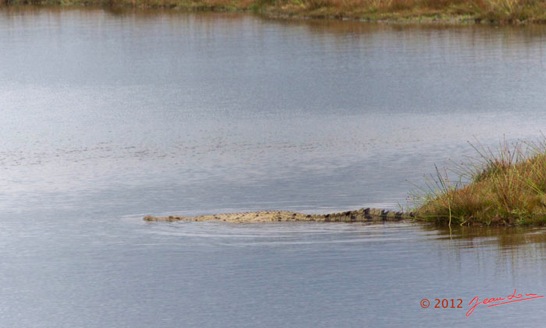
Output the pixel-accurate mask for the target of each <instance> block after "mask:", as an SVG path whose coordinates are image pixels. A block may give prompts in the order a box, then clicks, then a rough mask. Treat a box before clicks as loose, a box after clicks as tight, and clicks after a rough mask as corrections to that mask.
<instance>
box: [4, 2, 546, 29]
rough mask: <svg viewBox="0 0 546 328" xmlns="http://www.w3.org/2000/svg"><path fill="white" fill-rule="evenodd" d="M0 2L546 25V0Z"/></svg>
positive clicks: (315, 17) (379, 20)
mask: <svg viewBox="0 0 546 328" xmlns="http://www.w3.org/2000/svg"><path fill="white" fill-rule="evenodd" d="M442 3H443V4H434V3H432V4H430V3H429V2H427V1H426V0H391V1H383V2H382V1H373V0H344V1H341V0H36V1H32V2H31V3H29V2H27V1H26V0H0V8H3V9H4V10H6V9H7V10H9V9H18V8H66V9H77V8H97V9H104V10H108V11H111V12H114V13H119V14H121V13H123V12H124V11H125V10H166V11H178V12H233V13H243V14H254V15H258V16H262V17H264V18H269V19H285V20H337V21H354V22H362V23H383V24H425V25H426V24H439V25H472V24H484V25H526V24H546V3H544V4H535V5H529V4H527V3H526V2H525V1H523V0H514V2H513V3H512V4H511V6H509V7H506V2H504V1H502V0H491V1H489V2H488V3H487V5H483V6H478V5H476V4H475V3H474V2H468V1H467V0H460V1H457V0H445V1H443V2H442Z"/></svg>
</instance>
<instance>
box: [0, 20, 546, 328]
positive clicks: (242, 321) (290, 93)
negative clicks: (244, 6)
mask: <svg viewBox="0 0 546 328" xmlns="http://www.w3.org/2000/svg"><path fill="white" fill-rule="evenodd" d="M0 40H1V42H2V43H1V44H2V50H1V51H0V61H1V63H2V65H1V68H0V111H1V112H0V113H1V115H0V124H1V127H2V129H0V138H1V139H0V140H1V141H2V142H1V143H0V172H1V175H0V177H1V178H0V245H1V247H0V259H1V261H0V293H1V294H0V296H1V297H0V325H1V326H3V327H131V328H134V327H334V326H335V327H406V326H427V327H444V326H452V327H478V326H480V327H481V326H483V325H486V326H488V325H511V326H516V327H529V326H530V325H532V324H533V323H536V322H540V321H538V320H541V319H544V318H545V317H546V310H544V309H545V305H546V300H545V299H542V298H538V299H535V300H530V301H527V302H517V303H512V304H506V305H503V306H497V307H486V306H485V305H484V306H481V307H478V308H477V309H476V310H475V311H474V313H473V314H472V315H471V316H470V317H468V318H467V317H466V316H465V313H466V311H467V310H468V309H469V306H468V303H469V302H470V300H471V299H472V298H473V297H474V296H480V298H485V297H507V296H508V295H511V294H512V293H513V292H514V289H516V290H517V293H522V294H525V293H534V294H537V295H546V285H545V284H544V279H543V277H544V274H545V273H546V264H545V263H546V261H544V260H545V256H546V247H545V245H546V244H545V241H546V231H545V230H542V229H531V230H518V231H511V230H503V229H500V230H488V229H484V230H475V229H463V230H461V229H454V230H453V231H451V232H450V231H444V230H438V229H434V228H427V227H423V226H420V225H413V224H385V225H361V224H266V225H229V224H220V223H172V224H163V223H156V224H146V223H144V222H143V221H142V216H143V215H145V214H171V213H173V214H189V215H191V214H205V213H215V212H231V211H243V210H257V209H287V210H297V211H304V212H327V211H336V210H347V209H356V208H360V207H365V206H376V207H385V208H392V209H396V208H399V207H400V206H402V207H405V206H408V197H409V195H412V194H413V193H414V192H416V191H419V190H420V189H422V188H426V187H425V181H426V179H427V178H426V177H427V176H430V174H433V173H434V172H435V165H437V166H438V167H440V168H442V167H446V166H447V167H449V166H453V165H457V164H458V163H460V162H467V161H468V160H469V157H475V151H474V150H473V149H472V146H470V145H469V142H471V143H473V144H474V145H479V147H482V146H483V147H493V148H494V147H496V146H497V145H498V144H499V143H500V142H502V141H503V140H506V141H508V142H510V141H513V140H518V139H522V140H530V141H536V140H540V138H541V135H542V133H543V128H544V126H546V116H545V115H543V111H544V105H545V104H546V73H545V65H546V62H545V61H546V42H545V41H546V28H545V27H541V26H538V27H485V26H464V27H443V26H426V27H425V26H394V25H375V24H362V23H351V22H313V21H305V22H290V21H278V20H266V19H262V18H259V17H254V16H251V15H235V14H184V13H173V12H155V13H150V12H126V13H119V12H107V11H101V10H54V9H42V10H37V9H25V10H22V9H11V10H4V11H1V12H0ZM424 298H428V299H430V300H431V301H432V308H428V309H422V308H421V306H420V301H421V300H422V299H424ZM435 298H440V299H441V298H446V299H455V301H456V304H457V302H458V301H457V300H458V299H462V300H463V304H462V306H463V308H462V309H441V308H440V309H434V308H433V306H434V305H435V301H434V299H435Z"/></svg>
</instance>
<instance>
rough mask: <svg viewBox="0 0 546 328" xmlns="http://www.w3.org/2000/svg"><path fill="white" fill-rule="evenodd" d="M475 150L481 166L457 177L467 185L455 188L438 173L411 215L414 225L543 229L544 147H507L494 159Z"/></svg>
mask: <svg viewBox="0 0 546 328" xmlns="http://www.w3.org/2000/svg"><path fill="white" fill-rule="evenodd" d="M524 146H526V147H524ZM524 148H525V149H524ZM475 149H476V150H477V151H478V153H479V155H480V159H481V161H480V163H478V165H471V166H468V167H466V168H462V170H461V171H460V172H459V174H460V176H461V178H464V177H465V176H466V177H467V178H470V183H468V184H467V185H464V186H463V185H454V184H453V183H451V182H450V181H449V179H448V178H447V175H443V174H440V172H439V171H438V170H437V172H438V174H437V177H436V179H435V180H434V181H435V182H434V184H431V188H430V192H428V193H427V194H426V195H425V197H424V200H423V202H422V204H421V205H420V206H419V207H418V208H417V209H416V210H415V215H416V217H417V219H418V220H422V221H433V222H437V223H440V224H446V225H451V224H458V225H509V226H514V225H516V226H526V225H545V224H546V144H545V143H542V144H522V143H517V144H515V145H508V144H506V143H505V144H503V145H502V146H501V149H500V150H499V151H498V153H494V152H493V151H491V150H490V149H485V148H483V147H481V148H478V147H475Z"/></svg>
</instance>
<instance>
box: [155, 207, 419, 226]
mask: <svg viewBox="0 0 546 328" xmlns="http://www.w3.org/2000/svg"><path fill="white" fill-rule="evenodd" d="M413 217H414V214H413V213H411V212H410V213H406V212H396V211H390V210H384V209H378V208H361V209H359V210H356V211H346V212H338V213H329V214H304V213H298V212H290V211H259V212H242V213H226V214H212V215H199V216H172V215H170V216H152V215H147V216H145V217H144V220H145V221H166V222H174V221H195V222H198V221H224V222H232V223H254V222H296V221H300V222H301V221H314V222H381V221H401V220H405V219H411V218H413Z"/></svg>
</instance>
